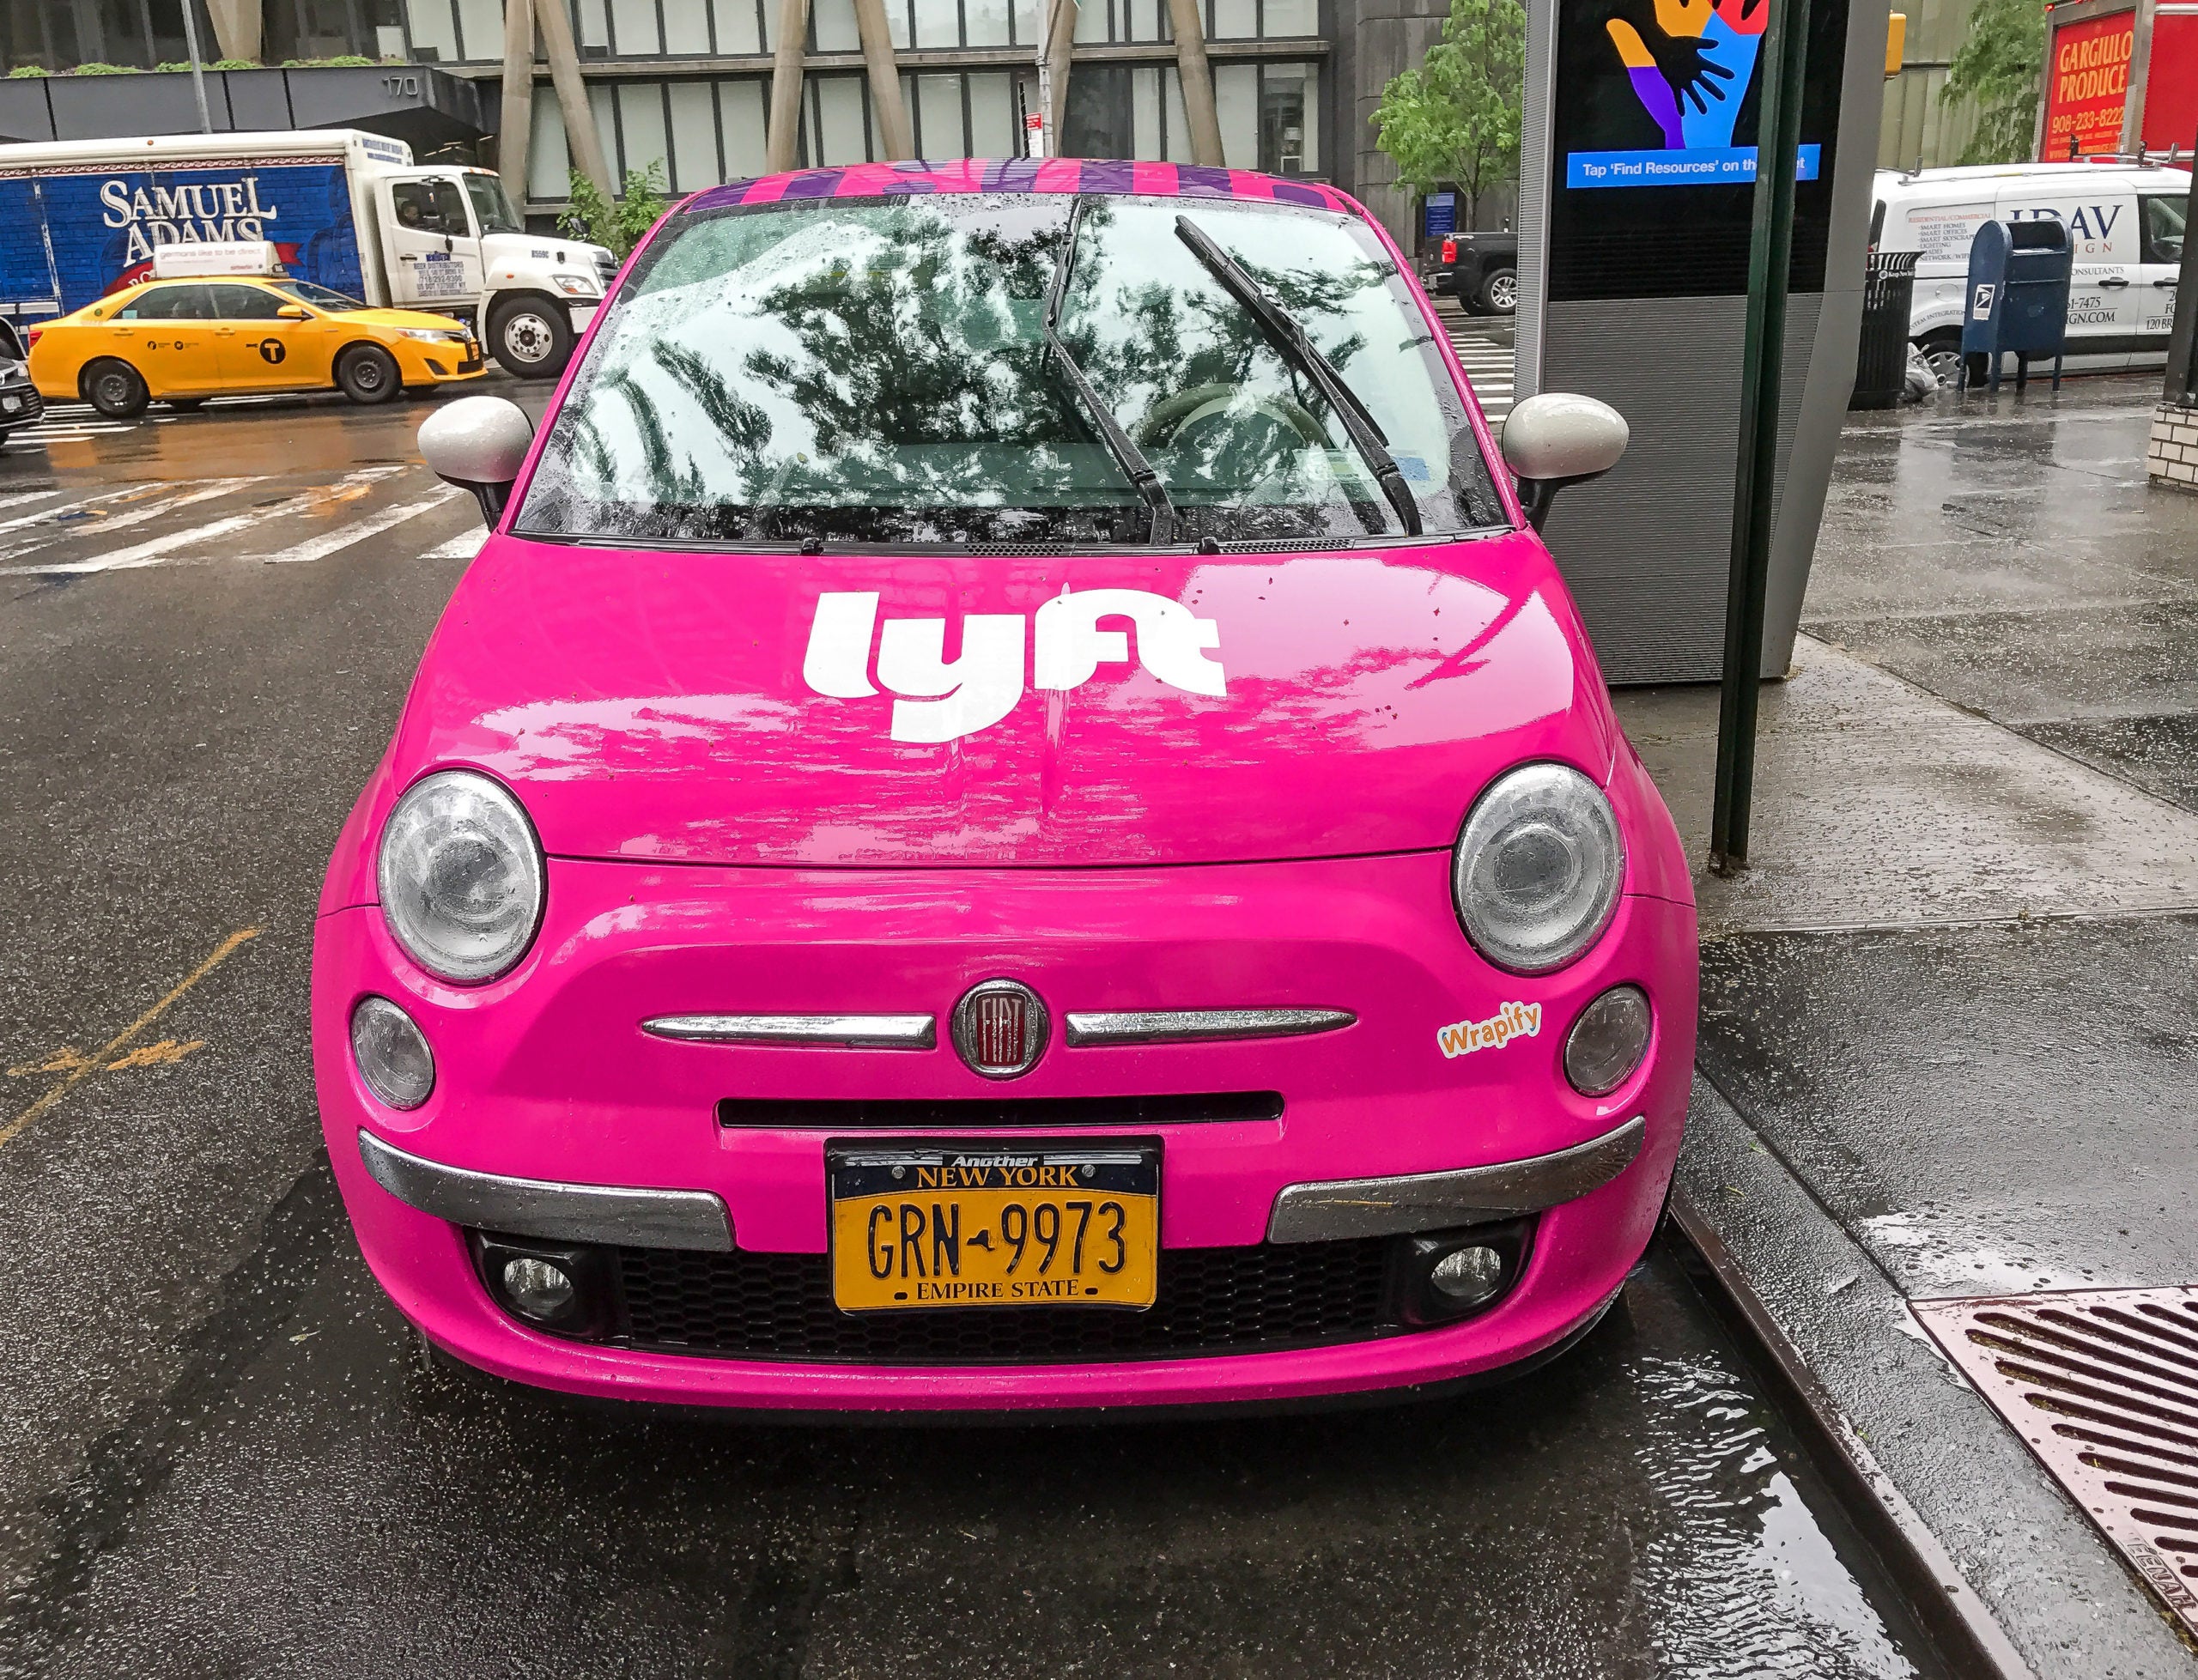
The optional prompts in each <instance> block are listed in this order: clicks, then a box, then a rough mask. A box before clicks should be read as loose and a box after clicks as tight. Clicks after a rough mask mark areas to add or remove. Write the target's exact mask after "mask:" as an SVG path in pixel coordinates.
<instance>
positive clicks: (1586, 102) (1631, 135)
mask: <svg viewBox="0 0 2198 1680" xmlns="http://www.w3.org/2000/svg"><path fill="white" fill-rule="evenodd" d="M1769 21H1770V0H1557V67H1556V68H1557V74H1556V78H1555V88H1556V93H1555V108H1554V112H1553V115H1554V119H1555V144H1554V145H1553V147H1552V148H1551V152H1552V158H1551V173H1552V176H1553V179H1551V182H1550V206H1551V209H1550V274H1549V295H1550V297H1551V298H1552V299H1560V300H1561V299H1584V298H1632V297H1704V296H1709V297H1714V296H1721V295H1731V294H1740V293H1744V292H1746V289H1747V265H1748V232H1749V224H1750V219H1751V216H1752V209H1753V204H1754V197H1755V192H1754V187H1755V171H1756V126H1757V117H1758V112H1759V111H1760V109H1761V106H1762V78H1763V76H1764V74H1767V73H1768V70H1769V67H1768V66H1767V65H1765V64H1764V63H1763V62H1762V56H1763V55H1762V48H1763V45H1764V26H1765V24H1767V23H1768V22H1769ZM1846 39H1847V0H1812V3H1811V5H1810V8H1809V57H1808V69H1807V73H1806V81H1805V85H1804V92H1803V98H1802V101H1801V149H1800V159H1799V162H1798V170H1797V175H1798V184H1797V185H1796V187H1795V203H1794V263H1793V272H1792V278H1791V282H1790V283H1791V285H1792V287H1793V288H1794V290H1796V291H1817V290H1820V289H1821V288H1823V285H1824V253H1825V235H1826V234H1827V231H1828V226H1827V224H1828V221H1829V212H1830V206H1831V184H1830V177H1831V149H1832V147H1831V142H1832V135H1833V131H1834V130H1835V129H1836V128H1837V122H1838V109H1839V86H1840V77H1841V74H1842V71H1843V68H1844V66H1843V58H1844V56H1845V49H1846Z"/></svg>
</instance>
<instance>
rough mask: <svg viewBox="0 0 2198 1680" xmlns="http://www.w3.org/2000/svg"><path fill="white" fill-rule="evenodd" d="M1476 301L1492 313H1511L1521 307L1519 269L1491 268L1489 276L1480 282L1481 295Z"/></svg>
mask: <svg viewBox="0 0 2198 1680" xmlns="http://www.w3.org/2000/svg"><path fill="white" fill-rule="evenodd" d="M1476 301H1477V302H1478V303H1479V305H1480V306H1481V308H1482V309H1483V310H1485V312H1487V313H1489V314H1491V315H1509V314H1511V313H1512V312H1515V310H1516V309H1517V308H1518V307H1519V271H1518V270H1516V269H1491V270H1489V271H1488V277H1487V278H1486V279H1485V280H1483V281H1482V282H1480V295H1479V297H1478V299H1477V300H1476Z"/></svg>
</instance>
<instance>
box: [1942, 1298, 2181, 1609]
mask: <svg viewBox="0 0 2198 1680" xmlns="http://www.w3.org/2000/svg"><path fill="white" fill-rule="evenodd" d="M1910 1308H1911V1310H1912V1311H1913V1312H1914V1313H1915V1314H1916V1318H1917V1319H1920V1320H1922V1325H1923V1327H1924V1328H1925V1329H1926V1330H1928V1331H1930V1332H1931V1335H1932V1336H1933V1337H1934V1338H1935V1339H1936V1341H1937V1342H1938V1343H1939V1345H1940V1347H1942V1348H1944V1349H1946V1352H1947V1353H1948V1355H1950V1356H1952V1359H1953V1362H1954V1363H1955V1364H1957V1365H1958V1366H1959V1367H1960V1368H1961V1369H1962V1373H1963V1374H1964V1375H1965V1376H1966V1377H1968V1379H1969V1380H1970V1382H1972V1383H1974V1384H1975V1385H1976V1389H1977V1392H1979V1393H1981V1394H1982V1395H1983V1397H1984V1398H1985V1399H1986V1400H1988V1401H1989V1402H1990V1403H1991V1405H1992V1409H1993V1410H1995V1411H1996V1412H1998V1413H1999V1414H2000V1416H2001V1417H2003V1418H2005V1419H2006V1420H2007V1422H2008V1423H2009V1424H2010V1425H2012V1426H2013V1428H2014V1430H2015V1432H2016V1433H2017V1434H2019V1435H2020V1436H2021V1437H2022V1438H2023V1439H2024V1440H2025V1441H2027V1442H2029V1443H2030V1449H2031V1452H2033V1453H2037V1456H2038V1458H2039V1459H2041V1460H2042V1461H2043V1464H2044V1465H2045V1467H2046V1469H2047V1470H2049V1471H2051V1472H2052V1474H2053V1478H2054V1479H2055V1481H2057V1482H2058V1483H2060V1484H2061V1486H2062V1487H2063V1488H2065V1489H2067V1491H2068V1494H2069V1495H2070V1497H2072V1498H2073V1499H2074V1500H2075V1501H2077V1502H2078V1503H2079V1504H2080V1505H2081V1506H2082V1507H2084V1509H2085V1510H2086V1511H2088V1512H2089V1513H2091V1517H2092V1521H2093V1522H2095V1523H2097V1524H2098V1525H2099V1527H2100V1528H2101V1529H2103V1530H2104V1531H2105V1533H2106V1537H2107V1538H2108V1539H2110V1540H2111V1541H2112V1542H2113V1543H2114V1544H2115V1545H2116V1547H2117V1548H2119V1549H2120V1550H2121V1552H2122V1556H2125V1557H2127V1558H2128V1560H2129V1562H2131V1563H2132V1564H2134V1566H2135V1567H2136V1570H2137V1573H2138V1574H2140V1575H2142V1576H2143V1577H2144V1578H2145V1579H2146V1580H2147V1581H2148V1582H2150V1583H2151V1584H2152V1590H2153V1591H2154V1592H2158V1593H2159V1596H2160V1597H2161V1598H2164V1599H2165V1600H2166V1602H2167V1605H2168V1608H2169V1609H2170V1610H2173V1611H2174V1612H2175V1614H2176V1615H2177V1616H2179V1617H2180V1618H2182V1621H2183V1625H2184V1626H2185V1627H2186V1628H2189V1629H2190V1631H2191V1632H2192V1633H2194V1634H2198V1289H2078V1290H2071V1291H2069V1292H2067V1293H2066V1294H2053V1295H2013V1296H1999V1297H1984V1298H1981V1299H1975V1300H1969V1301H1915V1302H1911V1303H1910Z"/></svg>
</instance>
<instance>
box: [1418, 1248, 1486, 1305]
mask: <svg viewBox="0 0 2198 1680" xmlns="http://www.w3.org/2000/svg"><path fill="white" fill-rule="evenodd" d="M1427 1281H1428V1282H1429V1283H1432V1284H1434V1285H1435V1288H1436V1292H1437V1293H1439V1294H1440V1295H1442V1298H1443V1299H1444V1300H1445V1301H1454V1302H1455V1303H1456V1304H1457V1305H1459V1306H1460V1307H1471V1306H1472V1305H1474V1304H1475V1303H1477V1302H1479V1301H1486V1300H1487V1299H1488V1298H1489V1297H1490V1296H1491V1295H1494V1294H1495V1293H1496V1292H1497V1290H1498V1289H1502V1288H1503V1256H1502V1255H1501V1254H1499V1253H1497V1252H1496V1251H1495V1250H1494V1249H1493V1248H1483V1247H1481V1246H1479V1245H1478V1244H1475V1245H1474V1246H1472V1247H1471V1248H1454V1249H1452V1250H1451V1251H1450V1252H1448V1254H1445V1255H1444V1256H1443V1257H1442V1258H1441V1259H1439V1260H1437V1261H1436V1263H1435V1270H1434V1271H1430V1273H1428V1275H1427Z"/></svg>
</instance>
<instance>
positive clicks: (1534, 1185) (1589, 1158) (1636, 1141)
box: [1267, 1115, 1649, 1242]
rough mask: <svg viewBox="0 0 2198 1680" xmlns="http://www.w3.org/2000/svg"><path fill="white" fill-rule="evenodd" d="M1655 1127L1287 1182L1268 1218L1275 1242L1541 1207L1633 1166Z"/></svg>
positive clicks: (1426, 1227) (1638, 1125) (1638, 1122)
mask: <svg viewBox="0 0 2198 1680" xmlns="http://www.w3.org/2000/svg"><path fill="white" fill-rule="evenodd" d="M1648 1135H1649V1127H1648V1123H1647V1122H1646V1121H1645V1120H1644V1119H1642V1118H1641V1117H1640V1116H1639V1115H1636V1116H1635V1117H1634V1118H1633V1119H1630V1120H1628V1121H1627V1122H1626V1123H1625V1124H1624V1125H1622V1126H1619V1127H1618V1129H1617V1130H1616V1131H1606V1132H1605V1133H1604V1134H1603V1135H1602V1136H1601V1137H1591V1138H1589V1139H1588V1142H1586V1143H1580V1144H1576V1145H1575V1146H1574V1147H1573V1148H1571V1149H1559V1150H1557V1152H1556V1153H1555V1154H1553V1155H1531V1156H1529V1157H1528V1158H1527V1159H1526V1160H1524V1161H1497V1162H1495V1163H1494V1164H1493V1165H1491V1166H1487V1167H1466V1168H1460V1170H1458V1171H1457V1172H1454V1173H1411V1174H1403V1175H1401V1176H1399V1177H1395V1178H1387V1179H1328V1180H1322V1181H1321V1182H1318V1183H1313V1184H1291V1185H1284V1186H1283V1187H1282V1189H1281V1190H1280V1191H1278V1192H1276V1195H1275V1198H1274V1210H1273V1212H1272V1214H1270V1215H1269V1216H1268V1218H1267V1240H1268V1241H1269V1242H1330V1241H1334V1240H1338V1239H1339V1238H1344V1237H1375V1236H1391V1235H1394V1234H1398V1233H1400V1232H1406V1231H1435V1230H1440V1229H1442V1228H1443V1227H1445V1226H1448V1225H1470V1224H1472V1222H1474V1221H1476V1220H1481V1219H1498V1218H1504V1217H1509V1216H1516V1215H1519V1214H1527V1213H1539V1212H1540V1211H1541V1210H1543V1209H1545V1208H1553V1207H1555V1206H1557V1204H1558V1203H1560V1202H1570V1201H1572V1200H1574V1199H1575V1198H1578V1197H1582V1196H1585V1195H1586V1194H1587V1193H1588V1192H1589V1191H1591V1190H1600V1189H1601V1188H1602V1187H1603V1186H1605V1185H1606V1184H1608V1183H1609V1182H1610V1181H1611V1180H1612V1179H1614V1178H1616V1177H1617V1176H1618V1174H1620V1173H1623V1172H1624V1170H1625V1169H1626V1168H1629V1167H1630V1166H1631V1165H1632V1164H1633V1162H1634V1160H1635V1158H1636V1156H1638V1155H1640V1153H1641V1146H1642V1143H1644V1142H1645V1141H1646V1140H1647V1138H1648Z"/></svg>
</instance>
